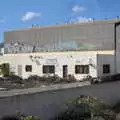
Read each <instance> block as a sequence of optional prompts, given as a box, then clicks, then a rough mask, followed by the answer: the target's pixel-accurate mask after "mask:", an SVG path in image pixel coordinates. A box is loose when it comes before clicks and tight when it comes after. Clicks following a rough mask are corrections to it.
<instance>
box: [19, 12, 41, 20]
mask: <svg viewBox="0 0 120 120" xmlns="http://www.w3.org/2000/svg"><path fill="white" fill-rule="evenodd" d="M40 16H41V13H37V12H26V13H25V14H24V16H22V19H21V20H22V21H23V22H25V21H29V20H32V19H35V18H39V17H40Z"/></svg>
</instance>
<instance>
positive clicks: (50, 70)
mask: <svg viewBox="0 0 120 120" xmlns="http://www.w3.org/2000/svg"><path fill="white" fill-rule="evenodd" d="M43 73H51V74H52V73H55V66H54V65H43Z"/></svg>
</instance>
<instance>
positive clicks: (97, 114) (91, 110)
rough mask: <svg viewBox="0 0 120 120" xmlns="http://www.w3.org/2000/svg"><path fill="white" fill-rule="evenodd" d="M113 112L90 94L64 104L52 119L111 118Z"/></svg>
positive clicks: (82, 119)
mask: <svg viewBox="0 0 120 120" xmlns="http://www.w3.org/2000/svg"><path fill="white" fill-rule="evenodd" d="M114 115H115V114H114V112H113V111H112V110H111V108H110V107H109V106H107V105H105V104H104V103H103V102H102V101H99V100H97V99H96V98H93V97H90V96H80V97H78V98H77V99H75V100H72V101H71V102H70V103H69V104H67V105H65V108H64V111H63V112H61V113H58V115H57V116H56V117H55V118H53V119H52V120H90V119H92V120H113V119H114V117H115V116H114Z"/></svg>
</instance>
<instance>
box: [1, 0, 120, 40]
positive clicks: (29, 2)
mask: <svg viewBox="0 0 120 120" xmlns="http://www.w3.org/2000/svg"><path fill="white" fill-rule="evenodd" d="M117 16H120V0H0V42H3V41H4V31H8V30H15V29H21V28H26V27H31V26H32V25H39V26H45V25H55V24H63V23H66V22H84V21H90V20H92V19H95V20H102V19H106V18H107V19H112V18H116V17H117Z"/></svg>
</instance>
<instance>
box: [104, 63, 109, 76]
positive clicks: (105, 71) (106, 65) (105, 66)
mask: <svg viewBox="0 0 120 120" xmlns="http://www.w3.org/2000/svg"><path fill="white" fill-rule="evenodd" d="M109 73H110V64H103V74H109Z"/></svg>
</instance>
